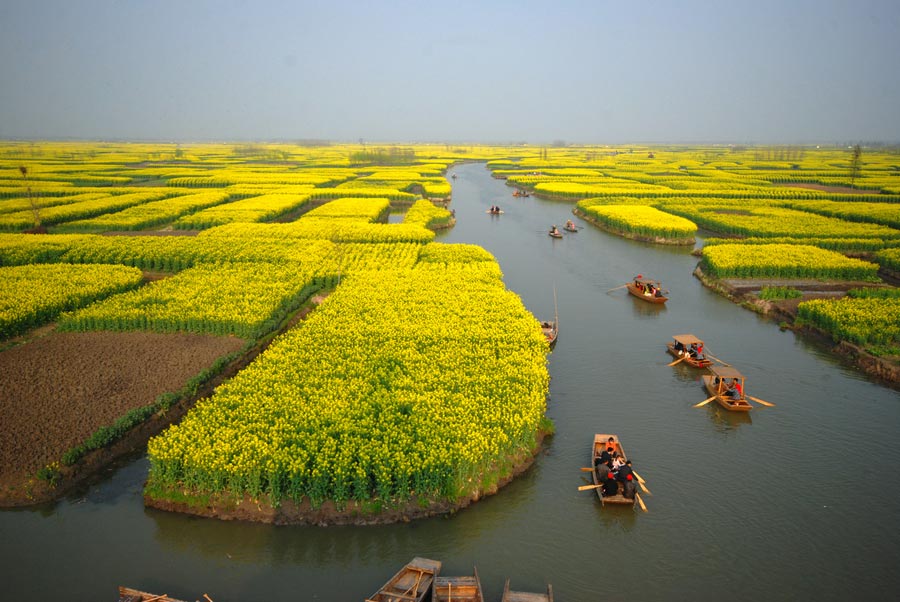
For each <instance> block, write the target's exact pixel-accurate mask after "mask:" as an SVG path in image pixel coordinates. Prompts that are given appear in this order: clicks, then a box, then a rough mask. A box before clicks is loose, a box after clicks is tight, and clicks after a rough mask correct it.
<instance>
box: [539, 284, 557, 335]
mask: <svg viewBox="0 0 900 602" xmlns="http://www.w3.org/2000/svg"><path fill="white" fill-rule="evenodd" d="M553 318H554V319H553V320H550V321H547V322H541V330H542V331H543V333H544V336H545V337H546V338H547V344H548V345H550V347H551V348H552V347H553V346H554V345H556V339H557V338H558V337H559V309H558V308H557V305H556V287H555V286H554V287H553Z"/></svg>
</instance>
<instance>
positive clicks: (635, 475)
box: [631, 470, 647, 483]
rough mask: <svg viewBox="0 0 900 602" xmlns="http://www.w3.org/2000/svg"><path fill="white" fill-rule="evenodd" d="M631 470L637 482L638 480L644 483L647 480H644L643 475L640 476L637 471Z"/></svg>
mask: <svg viewBox="0 0 900 602" xmlns="http://www.w3.org/2000/svg"><path fill="white" fill-rule="evenodd" d="M631 472H632V473H634V478H636V479H637V480H638V482H640V483H646V482H647V481H645V480H644V477H642V476H641V475H639V474H638V473H637V471H635V470H632V471H631Z"/></svg>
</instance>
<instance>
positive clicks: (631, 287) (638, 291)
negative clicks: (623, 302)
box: [625, 280, 669, 303]
mask: <svg viewBox="0 0 900 602" xmlns="http://www.w3.org/2000/svg"><path fill="white" fill-rule="evenodd" d="M642 282H646V283H649V284H653V286H654V287H656V289H657V290H658V291H659V293H658V294H656V295H651V294H650V293H649V292H648V291H647V289H646V287H645V288H639V287H638V286H637V285H636V284H635V283H634V282H633V281H632V282H629V283H627V284H626V285H625V288H627V289H628V292H629V293H631V294H632V295H634V296H635V297H637V298H638V299H640V300H641V301H646V302H647V303H665V302H666V301H668V300H669V298H668V297H666V296H665V295H663V294H662V291H660V290H659V288H660V286H659V283H658V282H656V281H655V280H642Z"/></svg>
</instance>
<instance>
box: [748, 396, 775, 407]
mask: <svg viewBox="0 0 900 602" xmlns="http://www.w3.org/2000/svg"><path fill="white" fill-rule="evenodd" d="M747 399H752V400H753V401H755V402H756V403H761V404H763V405H764V406H769V407H770V408H774V407H775V404H774V403H769V402H768V401H765V400H762V399H760V398H759V397H751V396H750V395H747Z"/></svg>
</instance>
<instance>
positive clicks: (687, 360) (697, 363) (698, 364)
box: [666, 343, 712, 368]
mask: <svg viewBox="0 0 900 602" xmlns="http://www.w3.org/2000/svg"><path fill="white" fill-rule="evenodd" d="M666 349H667V350H668V351H669V353H671V354H672V355H673V356H674V357H675V358H676V359H680V360H683V361H682V362H681V363H682V364H687V365H688V366H693V367H694V368H706V367H707V366H712V360H710V359H702V360H696V359H694V358H692V357H691V356H690V355H688V356H687V357H685V356H684V355H678V352H677V351H675V345H674V344H672V343H668V344H666Z"/></svg>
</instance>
